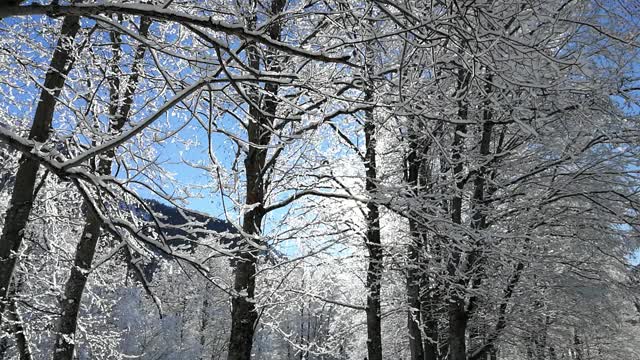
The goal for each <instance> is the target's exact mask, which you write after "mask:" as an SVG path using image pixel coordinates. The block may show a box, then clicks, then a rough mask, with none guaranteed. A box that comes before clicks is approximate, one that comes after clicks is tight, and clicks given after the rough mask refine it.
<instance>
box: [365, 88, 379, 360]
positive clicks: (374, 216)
mask: <svg viewBox="0 0 640 360" xmlns="http://www.w3.org/2000/svg"><path fill="white" fill-rule="evenodd" d="M367 91H370V90H367ZM367 98H368V99H369V101H371V98H372V96H371V94H370V93H369V94H368V95H367ZM374 121H375V120H374V118H373V110H366V111H365V125H364V133H365V146H366V153H365V169H366V176H367V178H366V182H365V188H366V190H367V192H368V193H369V200H368V202H367V218H366V221H367V234H366V237H367V238H366V241H367V250H368V251H369V259H368V260H369V264H368V268H367V284H366V285H367V311H366V312H367V336H368V338H367V353H368V355H369V360H382V324H381V306H380V288H381V282H382V270H383V253H382V246H381V242H380V210H379V209H378V204H377V203H376V201H377V200H376V199H375V196H376V188H377V187H376V179H377V167H376V126H375V124H374Z"/></svg>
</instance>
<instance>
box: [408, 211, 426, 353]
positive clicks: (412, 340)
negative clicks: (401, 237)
mask: <svg viewBox="0 0 640 360" xmlns="http://www.w3.org/2000/svg"><path fill="white" fill-rule="evenodd" d="M409 225H410V227H411V228H412V231H411V232H412V234H413V233H414V231H413V230H414V229H413V228H415V227H416V226H417V225H416V224H415V221H414V220H410V221H409ZM412 238H413V239H412V240H413V242H412V243H411V244H410V245H409V269H408V271H407V298H408V302H409V304H408V305H409V311H408V314H407V317H408V319H407V327H408V328H409V349H410V350H411V360H423V359H424V349H423V340H422V331H421V329H420V327H421V326H422V305H421V302H420V291H421V286H420V283H421V280H422V276H421V274H420V269H419V261H420V257H419V251H420V249H419V244H416V243H415V242H417V241H418V239H419V238H417V237H416V236H415V235H414V236H413V237H412Z"/></svg>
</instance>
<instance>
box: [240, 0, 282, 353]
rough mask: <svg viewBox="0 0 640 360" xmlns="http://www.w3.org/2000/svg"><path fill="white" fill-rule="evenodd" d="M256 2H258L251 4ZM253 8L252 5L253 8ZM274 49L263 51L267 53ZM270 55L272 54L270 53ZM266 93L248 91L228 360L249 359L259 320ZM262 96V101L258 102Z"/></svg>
mask: <svg viewBox="0 0 640 360" xmlns="http://www.w3.org/2000/svg"><path fill="white" fill-rule="evenodd" d="M286 3H287V1H286V0H272V2H271V9H270V10H271V11H270V12H271V15H272V16H275V15H277V14H280V13H282V11H283V10H284V8H285V6H286ZM254 5H257V4H254ZM253 8H255V6H254V7H253ZM256 21H257V17H256V14H252V18H250V19H248V25H247V26H248V27H249V28H255V25H256ZM281 31H282V23H281V22H279V21H276V22H273V23H272V24H270V25H269V26H268V29H267V33H268V35H269V37H270V38H272V39H274V40H277V41H279V40H280V38H281V34H280V33H281ZM272 51H273V50H271V49H269V50H266V51H265V53H266V54H267V55H270V54H271V52H272ZM261 53H262V52H261V51H260V49H258V48H257V44H256V43H255V42H249V43H248V46H247V58H248V62H249V67H251V68H252V69H255V70H259V69H260V63H261ZM271 55H273V54H271ZM262 60H263V62H264V64H265V67H268V68H269V70H270V71H274V72H277V71H279V70H280V66H279V65H278V64H277V63H272V61H275V60H271V59H266V58H265V59H262ZM264 89H265V92H266V94H267V95H265V96H264V97H261V95H260V93H258V92H254V93H253V94H250V95H249V96H250V100H251V103H250V104H249V115H250V117H251V118H250V119H249V121H248V125H247V139H248V150H247V157H246V159H245V161H244V165H245V175H246V182H247V183H246V199H245V204H246V205H247V206H249V207H251V210H249V211H247V212H246V213H245V214H244V217H243V219H242V231H243V232H244V234H245V236H246V237H247V238H250V239H246V240H245V243H244V244H243V245H241V246H244V248H243V249H241V251H240V253H239V255H238V258H237V261H236V264H235V269H234V270H235V278H234V283H233V290H234V295H233V299H232V300H231V336H230V337H229V352H228V354H227V359H228V360H249V359H250V358H251V349H252V347H253V335H254V329H255V325H256V321H257V320H258V313H257V311H256V307H255V300H254V295H255V287H256V281H255V275H256V264H257V261H258V249H257V248H256V246H254V245H253V244H251V242H253V243H257V244H258V245H260V244H261V240H260V235H261V226H262V219H263V218H264V216H265V210H264V200H265V198H264V197H265V195H264V194H265V192H266V187H267V184H266V182H265V179H264V175H265V173H264V172H265V164H266V159H267V151H268V149H267V148H266V146H267V145H268V144H269V143H270V141H271V132H270V130H269V129H271V128H272V126H271V125H272V122H273V118H274V117H275V114H276V110H277V101H276V99H275V97H274V96H275V94H277V92H278V89H279V87H278V85H277V84H273V83H267V84H265V85H264ZM261 98H263V99H262V101H261Z"/></svg>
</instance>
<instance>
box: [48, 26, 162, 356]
mask: <svg viewBox="0 0 640 360" xmlns="http://www.w3.org/2000/svg"><path fill="white" fill-rule="evenodd" d="M150 25H151V21H150V19H148V18H145V17H142V18H141V20H140V32H139V34H140V36H142V37H146V36H147V34H148V32H149V26H150ZM112 40H114V42H113V46H114V49H113V50H114V59H115V60H114V64H113V66H112V70H113V71H112V74H111V76H112V79H109V80H110V81H109V83H110V88H111V103H112V104H119V103H120V101H119V99H118V97H119V94H120V88H121V87H122V85H124V92H123V93H124V100H123V101H122V106H116V105H112V106H110V107H109V115H110V122H109V133H110V134H114V133H119V132H120V131H121V130H122V127H123V126H124V125H125V124H126V122H127V119H128V118H129V113H130V112H131V107H132V105H133V96H134V94H135V91H136V89H137V87H138V82H139V79H140V72H141V69H142V61H143V60H144V54H145V46H143V45H139V46H138V47H137V49H136V51H135V56H134V59H133V65H132V67H131V68H132V71H133V73H132V74H131V76H130V77H129V79H128V80H127V81H126V82H125V83H124V84H121V82H120V78H119V77H120V76H121V75H122V74H121V72H120V70H119V64H117V61H118V60H119V58H120V56H119V54H120V51H121V49H120V45H119V39H118V36H117V35H115V33H112ZM114 157H115V150H113V149H112V150H110V151H108V153H107V154H106V156H103V157H100V159H99V160H98V161H97V163H98V164H97V166H96V167H97V169H96V170H97V172H98V174H99V175H102V176H106V175H110V174H111V165H112V163H113V159H114ZM83 209H84V213H85V219H84V228H83V230H82V235H81V237H80V239H79V240H78V245H77V246H76V253H75V258H74V262H73V266H72V268H71V273H70V274H69V278H68V279H67V282H66V283H65V286H64V295H63V296H62V298H61V299H60V310H61V314H62V315H61V316H60V320H59V322H58V329H57V337H56V342H55V345H54V347H55V350H54V355H53V359H54V360H70V359H72V358H73V352H74V348H75V341H74V339H75V332H76V327H77V323H78V312H79V310H80V304H81V301H82V293H83V292H84V288H85V286H86V284H87V279H88V276H89V270H90V269H91V263H92V262H93V258H94V256H95V253H96V247H97V244H98V239H99V238H100V234H101V227H102V221H101V219H100V218H99V217H98V215H97V214H96V213H95V211H94V210H93V209H92V207H91V205H90V204H88V203H87V202H86V201H85V203H84V204H83Z"/></svg>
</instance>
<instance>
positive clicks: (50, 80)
mask: <svg viewBox="0 0 640 360" xmlns="http://www.w3.org/2000/svg"><path fill="white" fill-rule="evenodd" d="M79 29H80V20H79V18H78V17H77V16H67V17H65V18H64V20H63V21H62V28H61V31H60V32H61V36H60V38H59V39H58V42H57V44H56V48H55V50H54V52H53V56H52V58H51V63H50V65H49V69H48V70H47V74H46V76H45V81H44V88H43V89H42V92H41V93H40V100H39V102H38V105H37V107H36V112H35V115H34V118H33V125H32V126H31V131H30V132H29V139H30V140H34V141H37V142H41V143H42V142H45V141H47V139H48V138H49V130H50V128H51V121H52V119H53V114H54V110H55V106H56V98H57V97H58V96H59V95H60V92H61V90H62V87H63V86H64V82H65V79H66V76H67V74H68V73H69V71H70V70H71V65H72V62H73V58H72V48H71V44H72V43H73V39H74V38H75V36H76V34H77V33H78V30H79ZM38 168H39V164H38V162H37V161H35V160H33V159H31V158H29V157H27V156H24V155H23V156H22V157H21V159H20V167H19V168H18V172H17V174H16V179H15V185H14V188H13V193H12V195H11V200H10V205H9V209H8V210H7V213H6V215H5V220H4V228H3V229H2V237H0V326H1V325H2V313H3V312H4V307H5V304H7V302H8V300H9V287H10V284H11V278H12V276H13V271H14V269H15V267H16V263H17V260H18V259H17V255H16V254H17V252H18V251H19V249H20V245H21V244H22V239H23V237H24V231H25V227H26V224H27V221H28V219H29V215H30V214H31V209H32V207H33V200H34V199H33V191H34V188H35V182H36V178H37V174H38Z"/></svg>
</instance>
